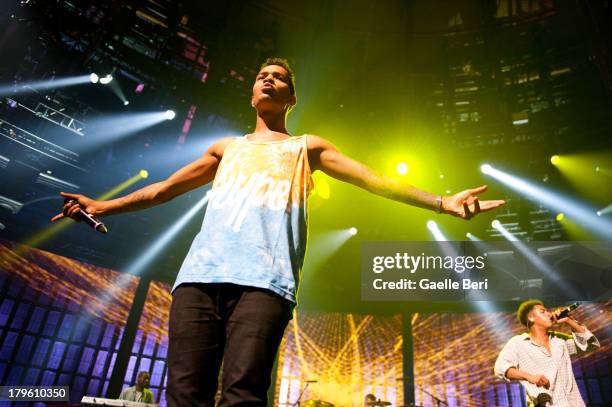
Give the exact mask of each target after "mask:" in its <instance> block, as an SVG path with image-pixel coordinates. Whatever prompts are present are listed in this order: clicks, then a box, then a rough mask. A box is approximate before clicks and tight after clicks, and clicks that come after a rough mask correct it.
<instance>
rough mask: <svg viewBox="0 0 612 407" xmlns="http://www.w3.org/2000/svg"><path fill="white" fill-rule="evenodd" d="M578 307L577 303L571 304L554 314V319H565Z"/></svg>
mask: <svg viewBox="0 0 612 407" xmlns="http://www.w3.org/2000/svg"><path fill="white" fill-rule="evenodd" d="M579 305H580V303H579V302H573V303H571V304H570V305H568V306H567V307H565V308H562V309H560V310H559V311H557V312H556V313H555V319H561V318H565V317H567V316H569V314H570V312H572V311H573V310H575V309H576V308H578V306H579Z"/></svg>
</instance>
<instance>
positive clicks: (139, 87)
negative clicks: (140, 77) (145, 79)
mask: <svg viewBox="0 0 612 407" xmlns="http://www.w3.org/2000/svg"><path fill="white" fill-rule="evenodd" d="M144 87H145V84H144V83H142V82H141V83H139V84H138V85H137V86H136V89H135V90H134V93H142V91H143V90H144Z"/></svg>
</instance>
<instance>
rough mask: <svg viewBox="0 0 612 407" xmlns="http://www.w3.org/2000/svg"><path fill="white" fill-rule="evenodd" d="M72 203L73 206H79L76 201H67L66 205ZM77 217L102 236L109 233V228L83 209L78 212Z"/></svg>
mask: <svg viewBox="0 0 612 407" xmlns="http://www.w3.org/2000/svg"><path fill="white" fill-rule="evenodd" d="M70 202H72V205H76V204H78V202H77V201H75V200H74V199H67V200H66V203H70ZM77 217H78V218H79V219H80V220H82V221H83V222H85V223H86V224H87V225H88V226H89V227H91V228H92V229H93V230H96V231H98V232H100V233H102V234H106V233H108V228H107V227H106V225H105V224H104V223H103V222H102V221H101V220H100V219H98V218H96V217H95V216H93V215H92V214H91V213H88V212H85V211H84V210H83V209H80V208H79V211H78V212H77Z"/></svg>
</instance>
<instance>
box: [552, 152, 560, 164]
mask: <svg viewBox="0 0 612 407" xmlns="http://www.w3.org/2000/svg"><path fill="white" fill-rule="evenodd" d="M550 162H551V164H552V165H559V162H561V157H559V156H558V155H557V154H555V155H553V156H552V157H550Z"/></svg>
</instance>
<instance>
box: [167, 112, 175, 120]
mask: <svg viewBox="0 0 612 407" xmlns="http://www.w3.org/2000/svg"><path fill="white" fill-rule="evenodd" d="M165 115H166V120H172V119H174V118H175V117H176V113H175V112H174V110H166V113H165Z"/></svg>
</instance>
